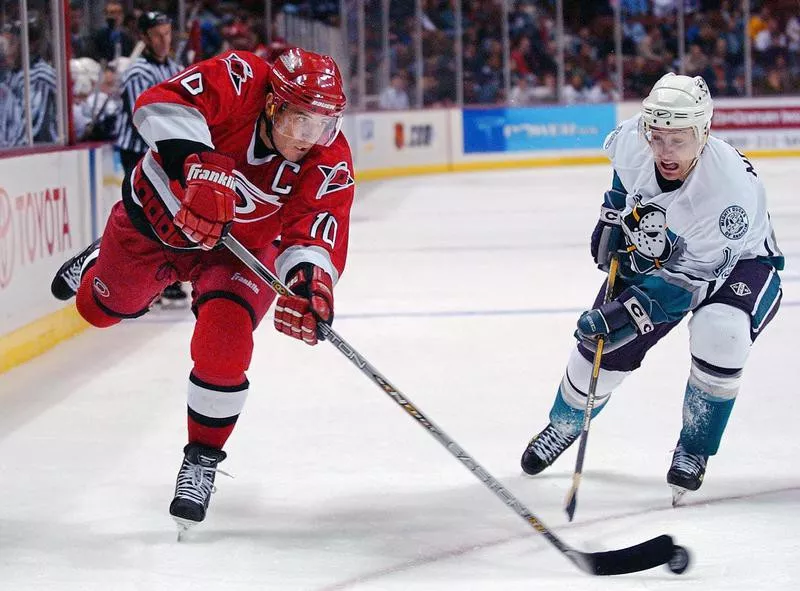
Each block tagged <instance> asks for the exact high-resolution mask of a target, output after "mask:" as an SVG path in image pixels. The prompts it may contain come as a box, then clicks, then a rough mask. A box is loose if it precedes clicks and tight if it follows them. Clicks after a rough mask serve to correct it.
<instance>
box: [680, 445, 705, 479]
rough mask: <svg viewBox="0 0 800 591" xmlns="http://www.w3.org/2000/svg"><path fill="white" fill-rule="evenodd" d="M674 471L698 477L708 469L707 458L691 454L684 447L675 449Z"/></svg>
mask: <svg viewBox="0 0 800 591" xmlns="http://www.w3.org/2000/svg"><path fill="white" fill-rule="evenodd" d="M672 469H674V470H677V471H679V472H683V473H685V474H690V475H692V476H698V475H699V474H701V473H703V472H704V471H705V469H706V458H705V456H701V455H698V454H690V453H689V452H687V451H686V450H685V449H683V446H682V445H678V447H677V448H675V457H674V458H673V459H672Z"/></svg>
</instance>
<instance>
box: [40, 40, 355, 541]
mask: <svg viewBox="0 0 800 591" xmlns="http://www.w3.org/2000/svg"><path fill="white" fill-rule="evenodd" d="M345 104H346V99H345V95H344V91H343V88H342V78H341V74H340V72H339V70H338V68H337V66H336V64H335V62H334V61H333V59H331V58H330V57H328V56H324V55H320V54H316V53H312V52H308V51H304V50H302V49H299V48H292V49H290V50H287V51H285V52H284V53H283V54H281V55H280V57H279V58H278V59H276V60H275V62H274V63H272V64H270V65H267V64H266V63H265V62H264V61H262V60H261V59H260V58H258V57H257V56H255V55H253V54H251V53H247V52H240V51H236V52H227V53H224V54H222V55H220V56H218V57H215V58H213V59H210V60H207V61H204V62H200V63H198V64H196V65H194V66H192V67H190V68H188V69H186V70H184V71H183V72H181V73H180V74H178V75H177V76H175V77H173V78H172V79H170V80H167V81H165V82H163V83H161V84H159V85H157V86H155V87H153V88H151V89H150V90H148V91H146V92H145V93H143V94H142V95H141V96H140V97H139V99H138V101H137V103H136V110H135V112H134V123H135V125H136V127H137V129H138V131H139V133H140V134H141V135H142V137H143V138H144V139H145V141H147V143H148V145H149V148H150V149H149V150H148V151H147V153H146V155H145V156H144V157H143V158H142V160H141V161H140V163H139V164H138V165H137V166H136V168H135V169H134V171H133V173H132V175H131V176H130V178H126V180H125V182H124V183H123V189H122V197H123V199H122V201H121V202H119V203H117V204H116V205H115V206H114V207H113V209H112V211H111V214H110V216H109V219H108V222H107V225H106V229H105V231H104V234H103V237H102V239H100V240H98V241H97V242H95V243H94V244H92V245H91V246H89V247H88V248H87V249H86V250H84V251H83V252H82V253H80V254H79V255H77V256H76V257H74V258H73V259H71V260H69V261H67V262H66V263H65V264H64V265H63V266H62V267H61V269H60V270H59V272H58V274H57V275H56V277H55V279H54V280H53V284H52V291H53V295H54V296H55V297H57V298H59V299H69V298H70V297H72V296H74V295H76V294H77V308H78V311H79V312H80V314H81V315H82V316H83V317H84V318H85V319H86V320H87V321H88V322H89V323H90V324H92V325H94V326H96V327H108V326H112V325H114V324H117V323H118V322H120V320H122V319H123V318H136V317H138V316H141V315H142V314H144V313H146V312H147V310H148V308H149V306H150V304H151V303H152V302H153V300H154V299H155V298H157V296H158V295H159V294H160V293H161V290H162V289H163V288H164V287H165V286H167V285H169V284H170V283H172V282H174V281H176V280H180V281H191V283H192V286H193V293H192V298H193V300H192V309H193V311H194V313H195V316H196V323H195V326H194V333H193V336H192V341H191V357H192V360H193V362H194V365H193V368H192V371H191V373H190V375H189V384H188V431H189V437H188V440H189V441H188V444H187V445H186V447H185V448H184V459H183V462H182V464H181V467H180V470H179V472H178V478H177V483H176V489H175V498H174V499H173V501H172V503H171V505H170V514H171V515H172V516H173V517H174V518H175V520H176V521H177V522H178V524H179V526H182V527H188V526H189V525H191V524H194V523H197V522H200V521H203V519H204V518H205V515H206V510H207V508H208V503H209V500H210V496H211V492H212V490H213V488H214V476H215V473H216V470H217V465H218V464H219V462H221V461H222V460H224V459H225V452H223V451H222V448H223V445H224V444H225V441H226V440H227V439H228V437H229V436H230V434H231V432H232V431H233V428H234V425H235V423H236V420H237V418H238V416H239V414H240V413H241V411H242V408H243V407H244V403H245V398H246V396H247V393H248V386H249V384H248V381H247V377H246V375H245V372H246V370H247V368H248V366H249V364H250V358H251V355H252V352H253V331H254V330H255V328H256V327H257V326H258V324H259V322H260V321H261V319H262V318H263V317H264V315H265V314H266V312H267V309H268V308H269V306H270V305H271V304H272V301H273V299H274V298H275V296H274V294H273V293H272V291H271V290H270V289H268V288H266V287H265V286H263V285H262V284H261V283H260V280H259V279H258V277H257V276H255V275H254V274H253V273H252V272H251V271H250V270H249V269H247V268H246V267H245V266H244V265H243V264H242V263H240V262H239V260H238V259H236V257H234V256H233V255H232V254H231V253H230V252H228V251H227V250H226V249H224V248H221V245H220V240H221V239H222V238H223V237H224V236H225V235H226V234H228V233H231V234H232V235H233V236H235V237H236V238H237V239H238V240H239V241H240V242H241V243H243V244H244V245H245V246H246V247H248V248H249V249H250V250H251V251H252V252H253V253H254V254H255V255H256V256H257V257H258V258H259V259H260V260H261V261H262V262H264V264H266V265H267V266H268V267H269V268H270V269H272V270H273V271H274V272H276V274H277V275H278V276H279V277H280V278H281V279H282V280H283V281H285V282H286V284H288V286H289V287H290V288H291V290H292V291H293V293H294V294H295V295H294V296H291V297H280V298H278V301H277V304H276V307H275V321H274V324H275V327H276V328H277V329H278V330H279V331H280V332H282V333H284V334H287V335H289V336H292V337H294V338H297V339H301V340H303V341H304V342H306V343H308V344H309V345H315V344H316V343H317V339H318V338H319V335H318V333H317V323H318V322H319V321H324V322H327V323H330V322H331V321H332V320H333V306H334V298H333V287H334V285H335V284H336V282H337V280H338V279H339V276H340V275H341V273H342V271H343V270H344V266H345V259H346V257H347V242H348V233H349V217H350V207H351V205H352V201H353V192H354V181H353V165H352V156H351V153H350V147H349V145H348V143H347V140H346V139H345V137H344V135H343V134H342V133H341V132H340V128H341V122H342V112H343V111H344V108H345ZM278 238H280V242H279V243H278V242H276V240H277V239H278Z"/></svg>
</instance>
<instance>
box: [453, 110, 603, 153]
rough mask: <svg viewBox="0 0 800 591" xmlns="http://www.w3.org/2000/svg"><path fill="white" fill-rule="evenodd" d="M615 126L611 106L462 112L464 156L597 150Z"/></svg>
mask: <svg viewBox="0 0 800 591" xmlns="http://www.w3.org/2000/svg"><path fill="white" fill-rule="evenodd" d="M616 125H617V113H616V106H615V105H613V104H607V105H605V104H604V105H571V106H563V107H522V108H507V109H506V108H501V109H465V110H464V111H463V114H462V126H463V137H464V153H465V154H474V153H486V152H526V151H528V152H529V151H541V150H591V149H600V148H602V146H603V140H604V139H605V137H606V135H608V134H609V133H610V132H611V131H612V130H613V129H614V128H615V127H616Z"/></svg>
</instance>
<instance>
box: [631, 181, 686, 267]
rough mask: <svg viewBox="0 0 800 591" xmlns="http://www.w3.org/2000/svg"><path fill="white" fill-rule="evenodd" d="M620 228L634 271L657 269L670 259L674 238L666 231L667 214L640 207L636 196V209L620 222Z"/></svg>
mask: <svg viewBox="0 0 800 591" xmlns="http://www.w3.org/2000/svg"><path fill="white" fill-rule="evenodd" d="M622 228H623V231H624V232H625V238H626V239H627V242H628V250H629V252H630V261H631V266H632V267H633V269H634V270H635V271H637V272H639V273H646V272H647V271H649V270H651V269H653V268H656V269H657V268H660V267H661V266H662V264H663V263H664V262H666V261H667V260H668V259H669V257H671V256H672V252H673V250H674V247H675V240H676V238H677V237H676V236H675V235H674V234H672V232H670V231H669V230H668V229H667V214H666V212H665V211H664V209H662V208H661V207H658V206H657V205H653V204H648V205H642V204H641V201H640V197H639V196H638V195H637V196H636V206H635V207H634V208H633V210H631V212H630V213H628V214H627V215H625V216H624V217H623V218H622Z"/></svg>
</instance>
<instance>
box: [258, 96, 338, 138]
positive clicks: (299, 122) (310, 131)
mask: <svg viewBox="0 0 800 591" xmlns="http://www.w3.org/2000/svg"><path fill="white" fill-rule="evenodd" d="M272 125H273V129H274V130H275V131H277V132H278V133H280V134H281V135H285V136H287V137H290V138H292V139H295V140H298V141H301V142H303V143H307V144H321V145H323V146H329V145H330V144H331V143H332V142H333V140H334V139H335V138H336V135H337V134H338V133H339V129H340V128H341V126H342V116H341V115H321V114H319V113H312V112H310V111H306V110H304V109H301V108H299V107H298V106H296V105H292V104H290V103H288V102H284V103H283V104H282V105H281V106H280V107H278V109H277V110H276V111H275V114H274V115H273V118H272Z"/></svg>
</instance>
